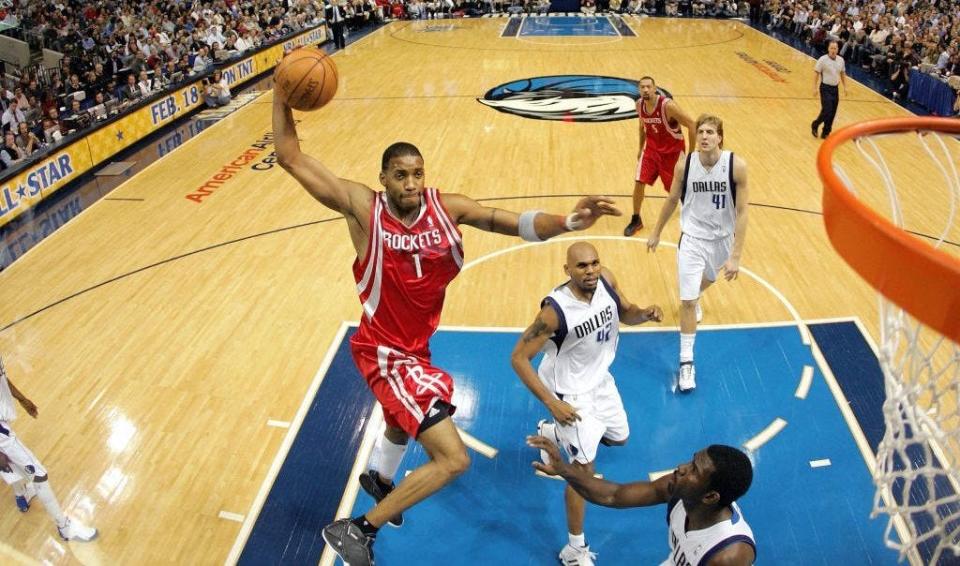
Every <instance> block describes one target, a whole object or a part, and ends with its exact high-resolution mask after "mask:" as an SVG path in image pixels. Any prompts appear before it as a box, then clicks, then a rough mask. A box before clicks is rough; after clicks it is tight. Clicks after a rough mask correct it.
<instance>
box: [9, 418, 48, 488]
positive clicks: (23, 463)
mask: <svg viewBox="0 0 960 566" xmlns="http://www.w3.org/2000/svg"><path fill="white" fill-rule="evenodd" d="M0 452H3V453H4V454H5V455H6V456H7V458H8V459H9V460H10V463H11V464H12V466H11V467H10V468H11V471H10V472H3V473H0V476H2V477H3V481H5V482H7V483H8V484H12V483H14V482H16V481H18V480H20V479H30V480H32V479H33V477H34V476H45V475H47V470H46V468H44V467H43V465H42V464H41V463H40V460H37V457H36V456H34V455H33V452H31V451H30V449H29V448H27V447H26V446H24V445H23V443H22V442H20V439H19V438H17V435H16V434H15V433H14V432H13V429H11V428H10V423H8V422H6V421H0Z"/></svg>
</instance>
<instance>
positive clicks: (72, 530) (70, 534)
mask: <svg viewBox="0 0 960 566" xmlns="http://www.w3.org/2000/svg"><path fill="white" fill-rule="evenodd" d="M57 531H59V532H60V537H61V538H63V540H75V541H78V542H90V541H92V540H93V539H95V538H97V535H98V534H99V533H97V529H95V528H93V527H88V526H86V525H84V524H83V523H81V522H79V521H76V520H74V519H71V518H69V517H67V524H65V525H64V526H62V527H57Z"/></svg>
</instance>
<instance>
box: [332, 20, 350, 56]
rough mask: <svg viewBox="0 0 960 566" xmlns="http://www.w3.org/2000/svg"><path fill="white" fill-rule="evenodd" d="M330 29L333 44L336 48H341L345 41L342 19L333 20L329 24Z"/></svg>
mask: <svg viewBox="0 0 960 566" xmlns="http://www.w3.org/2000/svg"><path fill="white" fill-rule="evenodd" d="M330 28H331V31H333V45H334V46H335V47H336V48H337V49H343V48H344V47H346V45H347V42H346V40H344V39H343V20H341V21H339V22H333V23H332V24H330Z"/></svg>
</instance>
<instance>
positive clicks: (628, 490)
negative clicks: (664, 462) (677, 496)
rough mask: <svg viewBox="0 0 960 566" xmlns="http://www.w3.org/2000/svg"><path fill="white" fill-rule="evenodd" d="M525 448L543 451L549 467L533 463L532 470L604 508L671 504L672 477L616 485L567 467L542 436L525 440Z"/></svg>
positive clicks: (555, 448) (574, 467)
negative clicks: (561, 481)
mask: <svg viewBox="0 0 960 566" xmlns="http://www.w3.org/2000/svg"><path fill="white" fill-rule="evenodd" d="M527 445H528V446H530V447H532V448H537V449H540V450H546V451H547V454H548V455H549V457H550V463H549V464H545V463H543V462H539V461H537V462H534V463H533V467H534V468H536V469H538V470H540V471H541V472H543V473H545V474H549V475H551V476H560V477H562V478H563V479H565V480H567V483H568V484H569V485H570V487H572V488H573V489H574V490H576V492H577V493H579V494H580V495H582V496H583V498H584V499H586V500H587V501H589V502H591V503H596V504H597V505H603V506H604V507H620V508H624V507H649V506H651V505H659V504H661V503H666V502H667V501H669V500H670V482H671V481H672V478H673V476H672V475H666V476H663V477H662V478H659V479H658V480H656V481H652V482H649V481H638V482H633V483H615V482H612V481H607V480H603V479H600V478H595V477H594V476H593V474H591V473H590V472H588V471H587V470H586V469H583V468H578V467H576V466H572V465H570V464H569V463H567V461H566V459H564V458H561V457H560V451H559V450H558V449H557V447H556V445H554V444H553V443H552V442H550V441H549V440H547V439H546V438H544V437H542V436H528V437H527Z"/></svg>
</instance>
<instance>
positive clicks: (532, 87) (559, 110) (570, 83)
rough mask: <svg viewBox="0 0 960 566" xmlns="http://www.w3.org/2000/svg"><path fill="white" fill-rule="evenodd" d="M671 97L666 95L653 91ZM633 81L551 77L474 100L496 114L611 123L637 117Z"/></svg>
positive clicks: (502, 87)
mask: <svg viewBox="0 0 960 566" xmlns="http://www.w3.org/2000/svg"><path fill="white" fill-rule="evenodd" d="M657 90H658V91H659V92H660V94H662V95H664V96H667V97H670V98H672V96H671V95H670V93H669V92H667V91H665V90H663V89H662V88H658V89H657ZM638 98H640V91H639V89H638V88H637V81H636V80H634V79H622V78H618V77H601V76H596V75H555V76H549V77H534V78H529V79H520V80H516V81H513V82H509V83H506V84H502V85H500V86H497V87H494V88H492V89H490V90H489V91H487V93H486V94H485V95H483V98H478V99H477V101H478V102H480V103H481V104H485V105H487V106H489V107H491V108H493V109H495V110H499V111H500V112H506V113H507V114H514V115H516V116H522V117H524V118H534V119H537V120H562V121H565V122H612V121H615V120H630V119H633V118H636V117H637V99H638Z"/></svg>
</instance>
